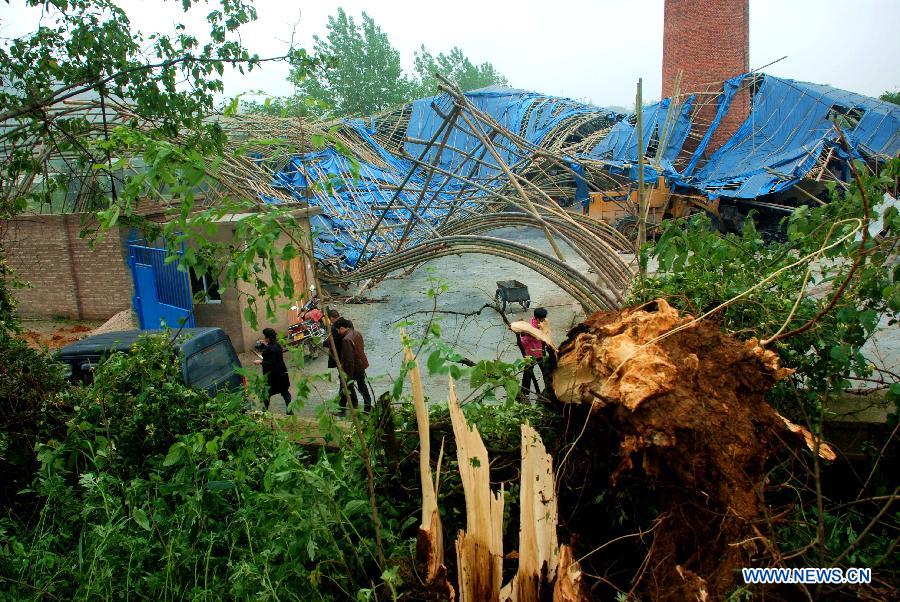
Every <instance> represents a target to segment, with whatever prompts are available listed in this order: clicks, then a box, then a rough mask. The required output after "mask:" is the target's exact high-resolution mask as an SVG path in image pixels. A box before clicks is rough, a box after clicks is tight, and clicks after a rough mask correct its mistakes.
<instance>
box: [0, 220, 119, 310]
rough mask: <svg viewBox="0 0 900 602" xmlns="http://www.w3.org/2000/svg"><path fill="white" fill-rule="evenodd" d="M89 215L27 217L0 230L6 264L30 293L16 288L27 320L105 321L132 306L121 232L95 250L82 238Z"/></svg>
mask: <svg viewBox="0 0 900 602" xmlns="http://www.w3.org/2000/svg"><path fill="white" fill-rule="evenodd" d="M87 219H89V216H88V214H68V215H23V216H19V217H17V218H15V219H12V220H9V221H8V222H6V223H5V224H3V226H2V228H0V244H2V246H3V249H4V252H5V255H6V260H7V263H8V264H9V265H10V267H12V268H13V269H14V270H15V271H16V273H17V275H18V276H19V278H20V279H22V280H25V281H27V282H30V283H31V284H32V285H33V286H32V288H26V289H14V290H13V294H14V296H15V297H16V299H17V300H18V313H19V315H21V316H23V317H35V318H49V317H55V316H62V317H66V318H75V319H84V320H105V319H107V318H109V317H110V316H112V315H113V314H115V313H117V312H119V311H122V310H123V309H128V308H129V307H131V295H132V284H131V275H130V273H129V271H128V266H127V264H126V263H125V255H124V251H123V244H122V240H123V237H124V234H123V233H122V232H119V231H118V230H117V231H115V232H110V233H107V235H106V237H105V239H104V240H103V241H101V242H97V243H96V245H95V247H94V249H93V250H91V249H90V248H89V247H88V240H87V239H82V238H79V236H78V235H79V233H80V232H81V230H82V228H83V227H84V224H85V221H84V220H87Z"/></svg>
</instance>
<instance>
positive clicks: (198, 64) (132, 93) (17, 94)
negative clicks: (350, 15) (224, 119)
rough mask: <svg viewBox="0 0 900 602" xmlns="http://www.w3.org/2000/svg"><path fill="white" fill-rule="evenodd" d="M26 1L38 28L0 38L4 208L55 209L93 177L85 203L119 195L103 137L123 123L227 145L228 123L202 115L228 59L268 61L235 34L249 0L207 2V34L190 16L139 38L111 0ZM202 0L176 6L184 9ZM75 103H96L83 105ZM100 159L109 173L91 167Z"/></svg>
mask: <svg viewBox="0 0 900 602" xmlns="http://www.w3.org/2000/svg"><path fill="white" fill-rule="evenodd" d="M20 2H21V4H23V5H24V6H26V7H32V10H33V11H34V16H35V21H37V20H38V18H39V19H40V25H39V26H38V27H37V28H36V30H35V31H33V32H31V33H28V34H26V35H23V36H20V37H16V38H12V39H4V40H3V41H2V42H0V107H2V110H0V177H2V179H3V182H4V186H3V187H2V189H3V190H2V193H0V217H10V216H11V215H14V214H15V213H17V212H19V211H22V210H24V209H26V208H27V207H28V206H29V205H31V206H41V205H51V206H54V205H53V202H54V200H55V201H56V205H55V206H54V208H55V209H56V210H60V209H68V210H71V209H72V208H71V207H65V206H60V198H65V197H66V196H67V195H66V193H67V192H71V191H69V190H67V188H71V184H72V179H73V178H74V179H76V180H78V181H79V182H85V181H87V182H89V185H88V186H87V187H86V188H87V189H88V190H89V191H90V192H91V193H92V194H93V196H94V197H95V198H94V199H93V200H92V203H91V204H89V205H88V206H87V207H81V208H91V207H92V206H93V207H96V206H98V204H99V206H103V205H105V204H107V203H108V202H109V201H108V199H109V198H112V199H115V198H116V196H117V192H118V191H120V190H121V188H122V187H123V185H124V182H122V181H121V178H118V181H117V177H116V176H115V175H114V174H115V173H116V170H115V169H113V168H112V161H111V153H110V152H109V149H108V148H107V149H102V148H100V145H99V144H97V143H98V142H99V141H102V140H105V139H108V138H109V135H110V132H111V130H112V129H113V128H115V127H116V126H119V127H128V126H133V125H134V123H136V122H137V121H140V122H142V123H143V124H144V125H145V126H146V125H147V124H152V127H150V128H146V127H145V131H151V133H152V135H153V136H155V137H160V136H168V137H174V136H176V135H182V136H183V143H184V145H185V146H188V147H196V148H200V149H208V148H215V147H220V146H221V143H222V132H221V128H220V127H219V126H218V125H217V124H216V123H214V122H211V121H208V120H206V119H205V118H206V117H207V116H208V115H209V114H210V113H211V112H212V111H213V108H214V100H215V96H216V95H217V94H221V93H222V92H223V84H222V74H223V72H224V68H225V65H226V64H227V65H231V66H233V67H236V68H238V69H240V70H241V71H243V70H244V69H247V70H250V69H253V68H254V67H256V66H257V65H258V64H259V63H260V61H261V60H264V59H260V58H259V57H258V56H257V55H255V54H251V53H250V52H249V51H248V50H247V49H246V48H245V47H244V46H243V44H242V43H241V41H240V38H239V37H238V28H239V27H240V26H241V25H243V24H245V23H247V22H249V21H252V20H254V19H255V18H256V11H255V9H254V8H253V6H252V4H251V1H250V0H226V1H223V2H222V3H221V5H220V6H219V7H218V8H215V9H213V10H212V11H210V12H209V13H208V14H207V16H206V21H207V25H208V31H207V32H205V33H206V36H205V37H206V40H202V39H201V38H200V37H198V35H200V34H199V33H197V32H194V31H191V30H189V29H188V27H187V26H185V25H183V24H177V25H175V27H174V31H173V32H171V33H153V34H150V35H148V36H144V35H143V34H141V33H139V32H137V31H134V30H133V29H132V24H131V22H130V20H129V18H128V16H127V14H126V13H125V11H124V10H123V9H122V8H121V7H120V6H119V5H118V4H117V3H116V2H114V0H52V1H47V2H45V1H43V0H20ZM195 3H196V0H182V2H181V3H180V4H181V5H182V7H183V9H184V10H185V11H186V12H187V11H189V10H190V9H191V8H192V7H193V5H194V4H195ZM276 58H277V59H281V60H284V59H286V58H287V56H284V57H276ZM265 60H274V59H265ZM72 101H81V102H84V101H88V102H92V103H95V105H96V104H98V103H99V106H95V107H94V108H93V109H90V110H85V109H84V108H83V107H82V108H81V110H77V107H76V106H74V105H72V104H71V102H72ZM123 102H124V103H127V104H128V110H129V111H130V113H131V114H132V115H133V117H134V122H133V123H124V124H123V123H113V122H112V120H113V119H114V115H113V112H112V110H111V107H112V106H113V105H121V104H122V103H123ZM67 103H68V104H67ZM103 164H106V167H107V169H106V170H99V169H97V168H96V166H98V165H103ZM82 188H85V187H82ZM76 192H77V191H76Z"/></svg>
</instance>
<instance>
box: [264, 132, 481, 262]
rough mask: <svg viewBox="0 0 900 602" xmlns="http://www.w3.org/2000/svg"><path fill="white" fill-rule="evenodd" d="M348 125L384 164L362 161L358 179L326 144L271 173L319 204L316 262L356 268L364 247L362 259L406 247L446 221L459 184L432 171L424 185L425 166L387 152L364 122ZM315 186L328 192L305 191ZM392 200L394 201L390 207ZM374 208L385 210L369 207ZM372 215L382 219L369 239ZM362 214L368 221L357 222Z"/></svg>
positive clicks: (299, 195) (315, 222)
mask: <svg viewBox="0 0 900 602" xmlns="http://www.w3.org/2000/svg"><path fill="white" fill-rule="evenodd" d="M348 125H350V126H351V127H353V128H354V129H355V130H356V131H357V133H358V134H359V135H360V136H361V137H362V138H363V140H365V141H366V142H367V143H368V144H369V146H370V147H371V148H372V149H373V150H374V151H376V152H378V153H379V155H381V158H382V159H383V160H384V162H385V164H386V167H380V166H378V165H374V164H372V163H368V162H363V161H360V162H359V164H358V170H359V171H358V178H357V179H354V178H353V176H352V175H351V174H352V166H351V164H350V161H349V160H348V159H347V158H346V157H344V156H343V155H341V154H339V153H338V152H337V151H335V150H334V149H332V148H328V149H325V150H322V151H319V152H315V153H308V154H305V155H302V156H297V157H292V158H291V160H290V161H289V163H288V165H287V166H286V167H285V169H284V170H282V171H281V172H278V173H276V174H275V177H274V180H275V181H274V184H275V186H276V187H279V188H282V189H286V190H288V191H289V192H290V193H291V194H292V195H294V196H295V197H296V198H298V199H303V200H307V201H308V202H309V204H310V205H313V206H320V207H322V208H323V210H324V212H323V214H320V215H316V216H313V217H312V218H311V219H310V225H311V227H312V230H313V232H314V234H315V236H316V243H315V245H314V249H315V256H316V258H318V259H320V260H333V261H336V262H337V264H338V267H340V268H341V269H352V268H353V267H355V266H356V265H357V264H358V263H359V261H360V259H361V258H362V253H363V252H364V250H365V255H366V258H371V257H372V256H374V255H376V254H378V253H379V252H384V251H385V250H388V251H389V250H392V249H394V248H396V247H397V246H399V243H400V241H401V239H403V240H404V241H405V242H406V241H408V244H409V245H413V244H415V243H416V242H419V241H420V240H421V239H422V238H424V237H425V236H426V235H427V234H428V233H430V232H431V228H437V227H438V226H439V225H440V224H441V223H442V222H443V221H444V218H446V217H447V214H448V213H449V210H450V201H451V200H453V199H454V198H455V196H456V193H457V192H458V191H459V189H460V188H461V184H460V183H459V182H458V181H457V180H455V179H453V178H446V177H445V176H443V175H441V174H437V173H435V174H432V177H431V180H430V181H429V182H428V185H427V186H426V182H425V179H426V175H425V173H424V172H423V170H421V169H419V170H417V169H415V164H414V163H413V162H411V161H409V160H407V159H404V158H401V157H397V156H394V155H391V154H390V153H388V152H387V151H385V150H384V149H383V148H381V147H380V146H378V144H377V143H376V142H375V140H374V139H373V138H372V135H371V134H372V133H371V131H370V130H368V128H367V127H366V126H365V125H363V122H362V121H359V120H357V121H353V122H348ZM410 171H412V172H413V173H412V175H411V176H410V178H409V180H408V182H407V186H406V189H404V190H403V191H401V192H399V193H398V192H397V189H398V188H399V187H400V185H401V184H402V183H403V180H404V179H405V178H406V176H407V174H409V172H410ZM313 184H318V185H319V186H327V187H328V188H329V192H328V194H322V195H317V194H313V195H307V194H306V193H307V189H308V188H309V187H310V186H312V185H313ZM422 189H425V190H426V191H427V192H426V194H425V195H423V196H420V194H419V192H418V191H419V190H422ZM392 200H395V203H394V204H393V206H391V207H390V209H388V208H387V207H388V205H389V204H390V203H391V201H392ZM417 206H418V209H417V210H416V211H415V212H413V211H412V209H414V208H416V207H417ZM373 207H381V208H384V209H383V210H381V211H378V210H375V211H373V210H372V208H373ZM473 208H474V205H473V203H472V202H464V203H461V204H460V205H459V207H458V209H457V210H458V211H467V210H469V211H471V210H473ZM372 214H374V215H375V216H376V218H375V219H377V218H379V217H380V218H381V223H380V224H379V229H378V230H377V231H374V232H373V234H372V235H371V237H369V236H368V233H367V232H365V229H366V228H367V227H371V226H374V220H373V218H372V217H371V215H372ZM382 215H383V217H381V216H382ZM363 217H365V218H367V219H368V220H369V221H370V222H371V223H361V221H360V220H361V219H362V218H363ZM369 238H370V240H368V244H367V243H366V241H367V239H369Z"/></svg>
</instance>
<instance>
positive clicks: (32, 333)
mask: <svg viewBox="0 0 900 602" xmlns="http://www.w3.org/2000/svg"><path fill="white" fill-rule="evenodd" d="M101 324H103V321H102V320H100V321H96V320H28V319H25V320H22V338H23V339H25V340H26V341H28V345H29V346H31V347H33V348H35V349H41V348H43V347H46V348H47V349H50V350H54V349H62V348H63V347H65V346H66V345H69V344H70V343H74V342H75V341H78V340H80V339H83V338H84V337H86V336H88V335H89V334H90V333H91V331H92V330H94V329H95V328H97V327H98V326H100V325H101Z"/></svg>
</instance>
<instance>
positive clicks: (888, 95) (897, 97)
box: [878, 90, 900, 105]
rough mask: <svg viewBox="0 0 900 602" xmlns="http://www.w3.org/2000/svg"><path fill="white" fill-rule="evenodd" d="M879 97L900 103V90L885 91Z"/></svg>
mask: <svg viewBox="0 0 900 602" xmlns="http://www.w3.org/2000/svg"><path fill="white" fill-rule="evenodd" d="M878 98H879V99H880V100H886V101H887V102H892V103H894V104H895V105H900V90H898V91H896V92H885V93H884V94H882V95H881V96H879V97H878Z"/></svg>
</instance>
